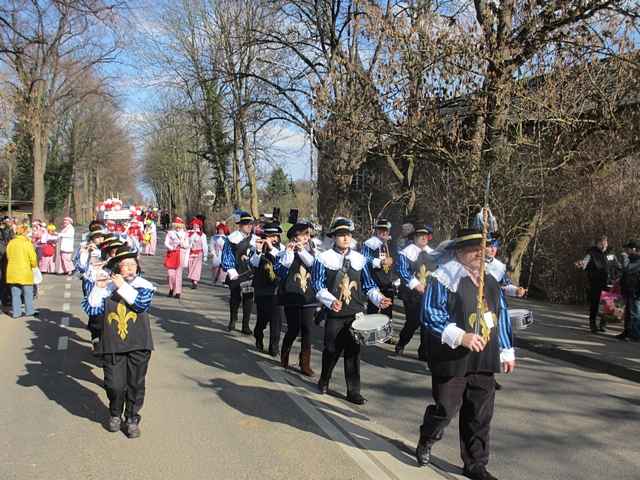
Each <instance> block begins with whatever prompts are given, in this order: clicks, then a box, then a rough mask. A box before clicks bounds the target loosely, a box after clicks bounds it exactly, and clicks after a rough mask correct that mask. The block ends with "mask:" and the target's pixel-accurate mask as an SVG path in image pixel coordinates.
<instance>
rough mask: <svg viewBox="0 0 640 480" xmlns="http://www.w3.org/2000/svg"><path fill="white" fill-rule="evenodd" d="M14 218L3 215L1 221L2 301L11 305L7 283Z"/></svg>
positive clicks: (0, 279) (0, 286)
mask: <svg viewBox="0 0 640 480" xmlns="http://www.w3.org/2000/svg"><path fill="white" fill-rule="evenodd" d="M14 227H15V225H14V224H13V220H12V219H11V217H3V218H2V221H1V222H0V301H1V302H2V305H9V302H10V298H11V294H10V288H9V286H8V285H7V245H8V244H9V241H10V240H11V239H12V238H13V237H14Z"/></svg>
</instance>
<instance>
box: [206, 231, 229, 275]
mask: <svg viewBox="0 0 640 480" xmlns="http://www.w3.org/2000/svg"><path fill="white" fill-rule="evenodd" d="M227 235H229V227H227V225H226V224H225V223H224V222H218V223H217V224H216V234H215V235H214V236H212V237H211V245H210V247H209V252H211V257H212V259H211V266H212V272H211V274H212V277H211V278H212V279H213V284H214V285H217V284H219V283H224V281H225V278H226V275H227V274H226V273H225V271H224V270H223V268H222V266H221V259H222V250H223V249H224V244H225V240H226V238H227Z"/></svg>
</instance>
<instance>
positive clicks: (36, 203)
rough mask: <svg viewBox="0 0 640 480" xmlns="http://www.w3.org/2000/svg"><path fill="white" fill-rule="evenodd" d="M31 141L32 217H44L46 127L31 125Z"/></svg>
mask: <svg viewBox="0 0 640 480" xmlns="http://www.w3.org/2000/svg"><path fill="white" fill-rule="evenodd" d="M31 139H32V142H33V150H32V153H33V218H45V217H44V213H45V212H44V207H45V195H46V190H45V184H44V173H45V170H46V168H47V140H48V132H47V131H46V129H43V128H37V127H31Z"/></svg>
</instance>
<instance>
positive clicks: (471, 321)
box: [469, 307, 497, 343]
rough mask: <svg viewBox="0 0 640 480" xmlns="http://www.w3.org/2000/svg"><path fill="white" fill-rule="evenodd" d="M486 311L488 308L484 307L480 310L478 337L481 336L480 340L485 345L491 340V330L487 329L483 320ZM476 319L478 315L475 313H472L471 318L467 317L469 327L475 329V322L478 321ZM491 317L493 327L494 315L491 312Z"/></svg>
mask: <svg viewBox="0 0 640 480" xmlns="http://www.w3.org/2000/svg"><path fill="white" fill-rule="evenodd" d="M487 311H488V308H486V307H485V308H484V309H483V310H482V315H481V317H480V335H481V336H482V339H483V340H484V341H485V343H488V342H489V339H490V338H491V329H490V328H489V326H488V325H487V322H486V320H485V319H484V315H485V312H487ZM477 317H478V315H477V314H476V313H475V312H474V313H472V314H471V316H470V317H469V326H470V327H471V328H473V329H475V327H476V321H477V320H478V318H477ZM491 317H492V318H493V324H494V325H495V324H496V323H497V317H496V314H495V313H493V312H491Z"/></svg>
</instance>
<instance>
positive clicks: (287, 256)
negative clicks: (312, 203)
mask: <svg viewBox="0 0 640 480" xmlns="http://www.w3.org/2000/svg"><path fill="white" fill-rule="evenodd" d="M310 228H311V225H310V224H308V223H304V222H298V223H296V224H294V225H293V226H292V227H291V228H290V229H289V230H288V231H287V237H288V238H289V240H292V239H294V238H295V237H296V235H298V234H299V233H301V232H304V231H306V230H309V229H310ZM315 255H316V252H315V249H314V248H313V245H312V242H311V241H310V242H309V243H308V244H307V246H306V247H305V248H304V249H299V250H296V251H292V250H283V251H282V252H280V254H278V258H277V263H276V271H277V273H278V276H279V277H280V280H281V286H280V299H281V302H282V304H283V305H284V313H285V317H286V319H287V333H286V334H285V336H284V339H283V341H282V350H281V351H280V360H281V364H282V366H283V368H289V352H290V351H291V346H292V345H293V342H294V341H295V339H296V338H297V337H298V335H300V336H301V338H300V343H301V350H300V359H299V364H300V370H301V372H302V373H303V374H304V375H307V376H313V375H314V372H313V370H312V369H311V329H312V326H313V320H314V316H315V312H316V308H317V307H318V305H319V304H318V302H317V301H316V298H315V292H314V290H313V288H312V286H311V269H312V267H313V263H314V261H315Z"/></svg>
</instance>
